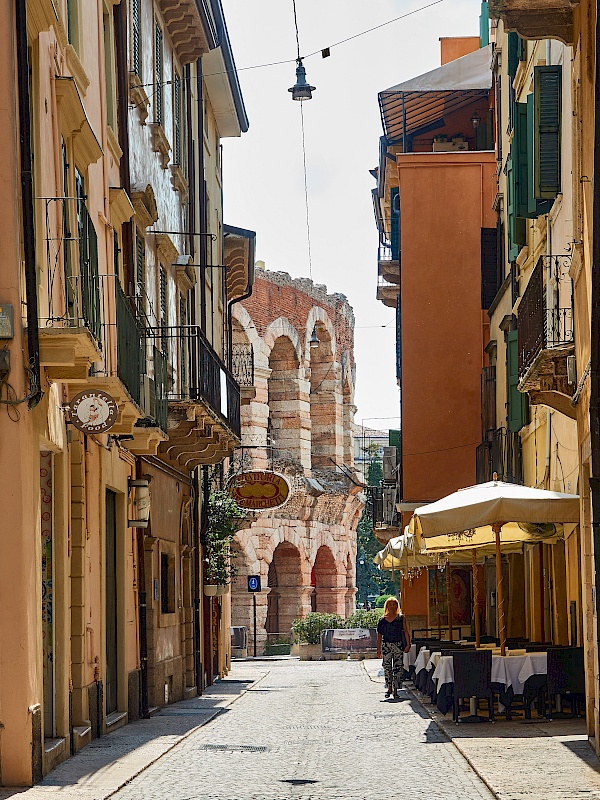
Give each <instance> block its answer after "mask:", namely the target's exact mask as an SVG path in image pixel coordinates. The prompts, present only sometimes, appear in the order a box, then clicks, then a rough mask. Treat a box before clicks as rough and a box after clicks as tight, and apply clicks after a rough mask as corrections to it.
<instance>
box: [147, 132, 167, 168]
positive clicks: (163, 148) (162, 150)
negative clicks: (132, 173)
mask: <svg viewBox="0 0 600 800" xmlns="http://www.w3.org/2000/svg"><path fill="white" fill-rule="evenodd" d="M150 127H151V128H152V149H153V150H154V152H155V153H158V154H159V156H160V161H161V165H162V168H163V169H166V168H167V167H168V166H169V153H170V152H171V145H170V144H169V140H168V139H167V134H166V133H165V131H164V128H163V126H162V125H161V124H160V123H159V122H152V123H151V124H150Z"/></svg>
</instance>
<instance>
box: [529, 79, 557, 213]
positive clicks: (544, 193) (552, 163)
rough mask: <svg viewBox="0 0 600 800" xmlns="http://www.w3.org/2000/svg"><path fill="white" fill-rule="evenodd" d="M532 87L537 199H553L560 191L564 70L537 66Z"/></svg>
mask: <svg viewBox="0 0 600 800" xmlns="http://www.w3.org/2000/svg"><path fill="white" fill-rule="evenodd" d="M533 88H534V91H533V105H534V126H535V127H534V140H533V141H534V144H533V148H534V164H535V166H534V185H533V191H534V196H535V199H536V200H554V199H555V198H556V195H557V194H559V193H560V190H561V180H560V179H561V174H560V173H561V153H560V144H561V107H562V67H561V66H559V65H556V66H549V67H536V68H535V72H534V83H533Z"/></svg>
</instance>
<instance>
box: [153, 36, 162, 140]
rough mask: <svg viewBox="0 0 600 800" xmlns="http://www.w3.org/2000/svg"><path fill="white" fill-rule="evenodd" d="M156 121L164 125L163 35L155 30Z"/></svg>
mask: <svg viewBox="0 0 600 800" xmlns="http://www.w3.org/2000/svg"><path fill="white" fill-rule="evenodd" d="M154 83H155V87H154V121H155V122H158V124H159V125H162V124H163V33H162V30H161V29H160V26H159V25H155V29H154Z"/></svg>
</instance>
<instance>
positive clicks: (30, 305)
mask: <svg viewBox="0 0 600 800" xmlns="http://www.w3.org/2000/svg"><path fill="white" fill-rule="evenodd" d="M26 5H27V3H26V0H16V6H15V10H16V15H15V16H16V20H15V21H16V40H17V41H16V45H17V77H18V82H17V92H18V97H19V144H20V147H19V149H20V161H21V206H22V224H23V259H24V263H25V300H26V305H27V355H28V356H29V365H28V366H29V370H30V372H29V382H30V387H29V408H34V407H35V406H36V405H37V404H38V403H39V401H40V400H41V398H42V390H41V381H40V342H39V335H38V298H37V275H36V254H35V215H34V210H33V173H32V164H31V117H30V101H29V42H28V40H27V8H26ZM15 310H16V312H17V316H18V311H19V310H18V309H15Z"/></svg>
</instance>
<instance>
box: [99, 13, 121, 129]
mask: <svg viewBox="0 0 600 800" xmlns="http://www.w3.org/2000/svg"><path fill="white" fill-rule="evenodd" d="M102 25H103V32H104V81H105V85H106V121H107V123H108V124H109V125H110V127H111V128H112V129H113V131H115V132H116V130H117V108H116V106H117V97H116V91H115V86H116V79H115V63H114V54H115V42H114V35H113V24H112V16H111V14H110V13H109V12H108V10H107V8H106V6H104V12H103V14H102Z"/></svg>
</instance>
